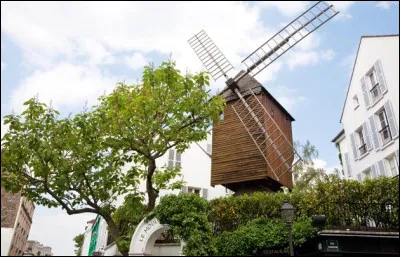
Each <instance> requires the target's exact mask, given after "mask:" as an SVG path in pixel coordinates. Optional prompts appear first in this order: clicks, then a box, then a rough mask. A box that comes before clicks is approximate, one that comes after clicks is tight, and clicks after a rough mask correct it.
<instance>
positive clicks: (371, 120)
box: [369, 115, 379, 151]
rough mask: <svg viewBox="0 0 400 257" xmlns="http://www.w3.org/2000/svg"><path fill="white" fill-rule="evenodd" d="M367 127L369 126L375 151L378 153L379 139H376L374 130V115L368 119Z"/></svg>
mask: <svg viewBox="0 0 400 257" xmlns="http://www.w3.org/2000/svg"><path fill="white" fill-rule="evenodd" d="M369 125H370V126H371V135H372V141H373V142H374V146H375V149H376V150H377V151H378V150H379V138H378V131H377V130H376V126H375V119H374V115H372V116H371V117H369Z"/></svg>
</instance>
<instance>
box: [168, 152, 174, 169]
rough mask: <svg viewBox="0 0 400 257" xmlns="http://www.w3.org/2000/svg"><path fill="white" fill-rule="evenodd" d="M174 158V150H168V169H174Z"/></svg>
mask: <svg viewBox="0 0 400 257" xmlns="http://www.w3.org/2000/svg"><path fill="white" fill-rule="evenodd" d="M174 156H175V150H174V149H169V152H168V168H173V167H174Z"/></svg>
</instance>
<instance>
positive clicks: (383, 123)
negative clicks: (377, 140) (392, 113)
mask: <svg viewBox="0 0 400 257" xmlns="http://www.w3.org/2000/svg"><path fill="white" fill-rule="evenodd" d="M377 115H378V118H379V126H380V129H379V134H380V136H381V140H382V144H383V145H386V144H387V143H388V142H390V141H391V140H392V135H391V134H390V128H389V123H388V120H387V116H386V111H385V109H383V110H382V111H380V112H379V113H378V114H377Z"/></svg>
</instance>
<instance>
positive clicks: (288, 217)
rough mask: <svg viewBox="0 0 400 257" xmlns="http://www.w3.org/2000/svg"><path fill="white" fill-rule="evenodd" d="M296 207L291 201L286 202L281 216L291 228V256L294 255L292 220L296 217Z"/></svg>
mask: <svg viewBox="0 0 400 257" xmlns="http://www.w3.org/2000/svg"><path fill="white" fill-rule="evenodd" d="M294 210H295V208H294V207H293V206H292V205H291V204H290V203H285V204H284V205H283V206H282V208H281V217H282V219H283V220H284V221H285V222H286V225H287V226H288V230H289V250H290V256H294V251H293V239H292V221H293V219H294Z"/></svg>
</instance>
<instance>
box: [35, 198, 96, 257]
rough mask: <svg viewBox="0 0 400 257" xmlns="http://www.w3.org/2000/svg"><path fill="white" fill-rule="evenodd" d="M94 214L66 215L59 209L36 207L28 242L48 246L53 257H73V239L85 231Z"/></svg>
mask: <svg viewBox="0 0 400 257" xmlns="http://www.w3.org/2000/svg"><path fill="white" fill-rule="evenodd" d="M94 217H95V216H94V214H88V213H84V214H76V215H68V214H66V213H65V211H62V210H61V209H47V208H46V207H42V206H36V209H35V212H34V215H33V219H32V227H31V230H30V233H29V240H36V241H39V242H40V243H41V244H44V245H47V246H50V247H51V248H52V252H53V254H54V256H74V255H75V254H74V249H75V247H74V244H75V243H74V241H73V238H74V237H75V236H77V235H79V234H81V233H83V232H84V231H85V226H86V225H87V223H86V222H87V221H89V220H91V219H93V218H94Z"/></svg>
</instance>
